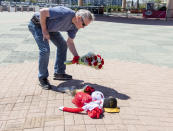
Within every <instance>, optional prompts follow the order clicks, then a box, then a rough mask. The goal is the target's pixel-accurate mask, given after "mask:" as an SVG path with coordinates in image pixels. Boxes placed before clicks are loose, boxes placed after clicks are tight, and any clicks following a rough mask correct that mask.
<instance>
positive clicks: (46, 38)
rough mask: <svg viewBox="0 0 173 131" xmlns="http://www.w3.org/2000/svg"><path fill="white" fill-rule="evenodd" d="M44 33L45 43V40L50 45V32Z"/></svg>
mask: <svg viewBox="0 0 173 131" xmlns="http://www.w3.org/2000/svg"><path fill="white" fill-rule="evenodd" d="M42 33H43V41H44V40H47V41H48V43H49V40H50V35H49V32H48V31H44V32H42Z"/></svg>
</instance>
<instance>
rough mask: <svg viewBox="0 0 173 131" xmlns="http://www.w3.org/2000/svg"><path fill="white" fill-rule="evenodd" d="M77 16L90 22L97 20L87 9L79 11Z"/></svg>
mask: <svg viewBox="0 0 173 131" xmlns="http://www.w3.org/2000/svg"><path fill="white" fill-rule="evenodd" d="M76 16H81V17H82V18H83V19H88V20H90V21H94V19H95V17H94V15H93V14H92V13H91V12H90V11H89V10H85V9H80V10H78V11H77V12H76Z"/></svg>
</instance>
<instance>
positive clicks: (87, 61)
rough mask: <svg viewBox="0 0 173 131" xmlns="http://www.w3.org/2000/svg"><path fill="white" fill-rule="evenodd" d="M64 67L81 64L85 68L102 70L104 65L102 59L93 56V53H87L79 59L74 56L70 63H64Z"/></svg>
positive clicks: (98, 56)
mask: <svg viewBox="0 0 173 131" xmlns="http://www.w3.org/2000/svg"><path fill="white" fill-rule="evenodd" d="M64 64H66V65H70V64H83V65H87V66H91V67H94V68H95V69H102V68H103V65H104V59H103V58H101V56H100V55H95V54H94V53H91V52H89V53H88V54H86V55H84V56H82V57H79V56H75V57H74V58H73V60H71V61H65V63H64Z"/></svg>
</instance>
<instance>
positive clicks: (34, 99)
mask: <svg viewBox="0 0 173 131" xmlns="http://www.w3.org/2000/svg"><path fill="white" fill-rule="evenodd" d="M32 14H33V13H21V12H17V13H8V12H3V13H0V25H1V27H0V52H1V57H0V131H172V130H173V97H172V96H173V88H172V87H173V80H172V79H173V60H172V58H173V39H172V34H173V26H172V25H173V22H172V21H168V22H166V21H163V20H146V19H135V18H128V19H127V18H117V17H116V18H114V17H106V16H105V17H97V19H96V21H95V22H94V23H92V24H91V25H90V26H88V27H86V28H85V29H82V30H80V31H79V32H78V34H77V37H76V40H75V42H76V48H77V50H78V51H79V54H80V55H84V54H86V53H87V52H89V51H92V52H96V53H99V54H101V55H102V57H104V59H105V65H104V69H103V70H95V69H92V68H89V67H86V66H82V65H69V66H67V73H68V74H71V75H73V80H70V81H56V80H53V65H54V58H55V57H54V56H55V50H56V49H55V47H54V45H53V44H52V43H50V44H51V56H50V63H49V74H50V77H49V80H50V83H51V84H52V86H53V89H52V90H43V89H42V88H41V87H40V86H39V85H38V80H37V73H38V72H37V71H38V69H37V68H38V64H37V59H38V49H37V46H36V43H35V42H34V40H33V38H32V36H31V34H30V32H29V31H28V29H27V23H28V22H29V19H30V18H31V16H32ZM63 34H64V33H63ZM64 35H65V37H66V34H64ZM71 58H72V56H71V54H70V53H69V52H68V59H71ZM86 84H88V85H90V86H92V87H94V88H95V89H96V90H99V91H102V92H103V93H104V95H105V96H106V97H107V96H110V95H112V96H114V97H116V98H117V100H118V106H119V107H120V113H106V112H105V113H104V117H103V118H102V119H91V118H89V117H88V115H86V114H85V112H83V113H81V114H74V113H67V112H62V111H59V110H58V107H60V106H68V107H74V105H73V104H72V102H71V99H72V97H71V96H70V95H68V94H66V93H61V92H58V89H60V88H71V87H76V88H79V87H82V86H83V85H86Z"/></svg>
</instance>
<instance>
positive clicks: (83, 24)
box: [81, 18, 86, 27]
mask: <svg viewBox="0 0 173 131" xmlns="http://www.w3.org/2000/svg"><path fill="white" fill-rule="evenodd" d="M81 21H82V26H83V27H85V26H86V24H85V23H84V20H83V18H81Z"/></svg>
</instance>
